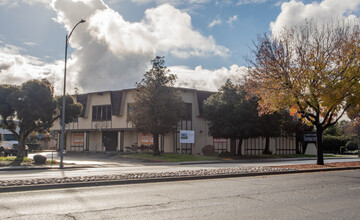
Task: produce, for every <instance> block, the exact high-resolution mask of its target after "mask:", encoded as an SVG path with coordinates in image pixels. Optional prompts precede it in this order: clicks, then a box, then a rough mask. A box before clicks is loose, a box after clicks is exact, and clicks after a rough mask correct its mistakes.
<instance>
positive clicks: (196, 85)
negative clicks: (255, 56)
mask: <svg viewBox="0 0 360 220" xmlns="http://www.w3.org/2000/svg"><path fill="white" fill-rule="evenodd" d="M168 68H169V69H170V70H171V73H172V74H175V75H177V80H176V86H177V87H185V88H192V89H200V90H208V91H217V90H218V89H219V88H220V87H221V86H222V85H224V83H225V82H226V80H227V79H231V80H232V81H234V82H240V80H241V76H243V75H244V74H246V67H244V66H238V65H235V64H234V65H232V66H230V67H229V68H225V67H223V68H220V69H216V70H209V69H204V68H203V67H202V66H197V67H195V69H191V68H189V67H186V66H169V67H168Z"/></svg>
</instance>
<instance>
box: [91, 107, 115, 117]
mask: <svg viewBox="0 0 360 220" xmlns="http://www.w3.org/2000/svg"><path fill="white" fill-rule="evenodd" d="M92 120H93V121H111V105H95V106H93V109H92Z"/></svg>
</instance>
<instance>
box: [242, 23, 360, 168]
mask: <svg viewBox="0 0 360 220" xmlns="http://www.w3.org/2000/svg"><path fill="white" fill-rule="evenodd" d="M254 46H255V48H254V49H253V51H252V54H253V55H254V56H253V58H249V59H248V61H249V64H250V66H249V69H248V75H247V84H248V87H249V89H250V91H251V92H252V93H254V94H256V95H258V96H259V97H261V99H260V101H259V106H260V108H261V111H262V112H263V113H269V112H275V111H277V110H279V109H284V108H288V109H290V110H291V112H293V113H295V114H297V115H298V116H299V117H300V118H301V119H302V120H303V121H304V122H306V123H307V124H309V125H313V126H314V127H315V128H316V133H317V164H319V165H323V164H324V159H323V146H322V134H323V131H324V130H325V129H326V128H328V127H329V126H332V125H334V124H335V123H337V122H338V121H339V119H340V118H341V117H342V116H343V115H344V114H345V113H346V111H347V110H348V109H349V108H350V107H351V108H352V109H353V110H354V111H359V107H360V105H359V104H360V27H359V23H358V22H354V21H347V22H338V23H335V22H332V23H326V24H322V25H320V24H318V23H316V22H314V21H310V22H306V23H305V24H303V25H300V26H294V27H290V28H284V29H283V31H282V32H281V33H280V34H279V35H277V36H269V35H267V34H264V35H262V36H259V37H258V39H257V41H255V42H254Z"/></svg>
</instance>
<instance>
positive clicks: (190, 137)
mask: <svg viewBox="0 0 360 220" xmlns="http://www.w3.org/2000/svg"><path fill="white" fill-rule="evenodd" d="M194 143H195V131H193V130H180V154H182V146H181V144H191V152H194V149H193V148H194Z"/></svg>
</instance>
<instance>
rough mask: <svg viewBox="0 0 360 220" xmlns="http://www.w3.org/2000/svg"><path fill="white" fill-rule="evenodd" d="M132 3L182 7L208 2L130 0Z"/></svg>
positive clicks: (199, 0) (193, 0)
mask: <svg viewBox="0 0 360 220" xmlns="http://www.w3.org/2000/svg"><path fill="white" fill-rule="evenodd" d="M132 2H135V3H138V4H149V3H153V2H155V3H156V4H158V5H161V4H171V5H174V6H177V5H184V4H190V5H191V4H205V3H209V2H210V0H132Z"/></svg>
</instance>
